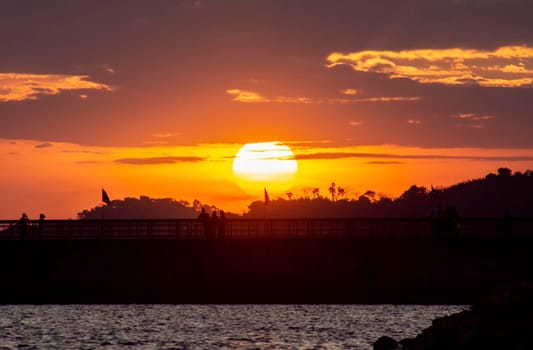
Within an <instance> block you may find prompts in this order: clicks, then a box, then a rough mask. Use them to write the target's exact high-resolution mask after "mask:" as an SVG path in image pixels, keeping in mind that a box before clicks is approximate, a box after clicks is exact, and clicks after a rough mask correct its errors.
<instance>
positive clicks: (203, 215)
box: [198, 208, 209, 238]
mask: <svg viewBox="0 0 533 350" xmlns="http://www.w3.org/2000/svg"><path fill="white" fill-rule="evenodd" d="M198 221H200V222H201V223H202V226H203V227H204V235H205V237H206V238H209V214H207V213H206V212H205V209H204V208H202V212H201V213H200V215H198Z"/></svg>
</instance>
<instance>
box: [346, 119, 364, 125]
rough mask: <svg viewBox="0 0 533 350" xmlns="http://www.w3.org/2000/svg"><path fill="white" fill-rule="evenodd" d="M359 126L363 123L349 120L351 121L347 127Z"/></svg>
mask: <svg viewBox="0 0 533 350" xmlns="http://www.w3.org/2000/svg"><path fill="white" fill-rule="evenodd" d="M361 124H363V123H361V122H359V121H356V120H351V121H350V122H349V123H348V125H350V126H359V125H361Z"/></svg>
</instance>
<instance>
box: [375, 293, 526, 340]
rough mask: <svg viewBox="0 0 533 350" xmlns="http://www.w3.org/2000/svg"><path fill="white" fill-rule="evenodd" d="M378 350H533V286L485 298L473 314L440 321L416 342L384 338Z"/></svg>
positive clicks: (435, 322) (463, 314)
mask: <svg viewBox="0 0 533 350" xmlns="http://www.w3.org/2000/svg"><path fill="white" fill-rule="evenodd" d="M374 349H375V350H396V349H403V350H449V349H455V350H467V349H468V350H470V349H484V350H492V349H494V350H501V349H509V350H520V349H533V285H531V284H529V285H518V286H514V287H512V288H510V289H508V290H506V291H505V292H499V293H496V294H493V295H491V296H489V297H485V298H482V299H481V301H479V302H477V303H475V304H474V305H473V306H472V307H471V309H470V310H466V311H462V312H460V313H457V314H453V315H450V316H445V317H441V318H438V319H436V320H434V321H433V324H432V326H431V327H429V328H427V329H425V330H424V331H423V332H422V333H421V334H420V335H418V336H417V337H416V338H412V339H411V338H408V339H403V340H401V341H399V342H396V341H395V340H394V339H392V338H390V337H387V336H383V337H381V338H380V339H378V340H377V341H376V342H375V343H374Z"/></svg>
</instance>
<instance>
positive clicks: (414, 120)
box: [407, 119, 422, 125]
mask: <svg viewBox="0 0 533 350" xmlns="http://www.w3.org/2000/svg"><path fill="white" fill-rule="evenodd" d="M407 124H411V125H420V124H422V121H420V120H418V119H408V120H407Z"/></svg>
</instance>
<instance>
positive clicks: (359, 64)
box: [327, 46, 533, 88]
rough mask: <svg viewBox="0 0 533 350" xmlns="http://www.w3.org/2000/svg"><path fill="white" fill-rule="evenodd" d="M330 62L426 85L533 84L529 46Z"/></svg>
mask: <svg viewBox="0 0 533 350" xmlns="http://www.w3.org/2000/svg"><path fill="white" fill-rule="evenodd" d="M327 61H328V67H334V66H337V65H349V66H350V67H352V69H353V70H355V71H359V72H374V73H382V74H387V75H388V76H389V77H390V78H407V79H411V80H414V81H417V82H419V83H423V84H426V83H439V84H446V85H471V84H477V85H481V86H485V87H505V88H512V87H524V86H531V85H532V84H533V48H529V47H527V46H503V47H500V48H498V49H496V50H493V51H485V50H475V49H461V48H452V49H420V50H402V51H387V50H382V51H379V50H365V51H358V52H352V53H340V52H334V53H331V54H330V55H329V56H328V57H327Z"/></svg>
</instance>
